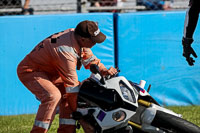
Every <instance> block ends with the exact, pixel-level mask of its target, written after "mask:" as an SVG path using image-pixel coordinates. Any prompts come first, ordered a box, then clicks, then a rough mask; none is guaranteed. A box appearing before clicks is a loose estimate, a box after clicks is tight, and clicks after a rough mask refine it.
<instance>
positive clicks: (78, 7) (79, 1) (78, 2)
mask: <svg viewBox="0 0 200 133" xmlns="http://www.w3.org/2000/svg"><path fill="white" fill-rule="evenodd" d="M77 13H81V0H77Z"/></svg>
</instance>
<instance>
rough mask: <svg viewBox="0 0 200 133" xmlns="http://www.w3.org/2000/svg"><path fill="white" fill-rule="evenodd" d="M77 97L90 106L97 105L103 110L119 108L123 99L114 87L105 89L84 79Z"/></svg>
mask: <svg viewBox="0 0 200 133" xmlns="http://www.w3.org/2000/svg"><path fill="white" fill-rule="evenodd" d="M78 98H79V99H82V100H85V101H86V102H87V103H88V104H89V105H91V106H99V107H100V108H102V109H104V110H105V111H110V110H113V109H116V108H119V107H120V106H121V105H122V104H123V101H122V99H121V97H120V96H119V94H118V93H117V92H116V90H114V89H107V88H105V87H103V86H100V85H98V84H97V83H95V82H92V81H85V82H84V83H83V84H82V85H81V88H80V91H79V95H78Z"/></svg>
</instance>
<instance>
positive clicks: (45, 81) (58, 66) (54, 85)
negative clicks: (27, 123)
mask: <svg viewBox="0 0 200 133" xmlns="http://www.w3.org/2000/svg"><path fill="white" fill-rule="evenodd" d="M79 61H81V63H82V64H83V65H84V66H85V68H86V69H88V68H89V66H90V64H97V65H98V66H99V67H100V70H101V71H104V70H107V69H106V68H105V67H104V65H103V64H102V63H100V60H99V59H97V58H96V57H95V56H94V55H93V53H92V51H91V50H90V49H89V48H80V46H79V44H78V43H77V41H76V39H75V35H74V29H68V30H65V31H63V32H59V33H56V34H54V35H52V36H50V37H48V38H46V39H45V40H43V41H42V42H40V43H39V44H38V45H37V46H36V47H35V48H34V49H33V50H32V51H31V52H30V53H29V54H28V55H27V56H26V57H25V58H24V59H23V60H22V61H21V63H20V64H19V65H18V68H17V73H18V77H19V79H20V80H21V82H22V83H23V84H24V85H25V86H26V87H27V88H28V89H29V90H30V91H31V92H32V93H33V94H34V95H35V96H36V97H37V98H38V99H39V100H40V101H41V104H40V106H39V109H38V112H37V115H36V118H35V123H34V126H33V128H32V130H31V133H46V132H47V130H48V129H49V127H50V125H51V123H52V121H53V119H54V116H55V113H56V108H57V106H58V105H59V111H60V112H59V114H60V115H59V128H58V133H75V120H73V119H71V116H70V114H71V113H72V112H74V111H76V108H77V104H76V103H77V102H76V100H77V94H78V91H79V82H78V77H77V73H76V66H77V63H78V62H79ZM78 64H79V63H78ZM63 95H65V97H63Z"/></svg>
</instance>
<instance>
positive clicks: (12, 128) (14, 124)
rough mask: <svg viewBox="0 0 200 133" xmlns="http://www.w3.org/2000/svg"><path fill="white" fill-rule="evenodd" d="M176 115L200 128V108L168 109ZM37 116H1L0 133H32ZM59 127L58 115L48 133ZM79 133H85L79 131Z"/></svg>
mask: <svg viewBox="0 0 200 133" xmlns="http://www.w3.org/2000/svg"><path fill="white" fill-rule="evenodd" d="M167 108H169V109H171V110H173V111H174V112H176V113H180V114H182V115H183V118H184V119H186V120H188V121H190V122H192V123H194V124H196V125H198V126H200V113H199V111H200V106H184V107H182V106H178V107H177V106H174V107H167ZM34 119H35V115H16V116H0V133H28V132H30V130H31V128H32V125H33V122H34ZM57 127H58V115H56V117H55V120H54V121H53V123H52V126H51V129H50V130H49V131H48V133H56V132H57ZM77 133H83V131H82V130H78V131H77Z"/></svg>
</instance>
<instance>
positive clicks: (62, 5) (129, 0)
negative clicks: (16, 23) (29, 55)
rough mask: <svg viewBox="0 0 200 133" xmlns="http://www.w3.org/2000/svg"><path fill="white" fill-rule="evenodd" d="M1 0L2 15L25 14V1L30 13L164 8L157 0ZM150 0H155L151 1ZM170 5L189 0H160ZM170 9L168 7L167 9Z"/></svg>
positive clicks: (178, 6)
mask: <svg viewBox="0 0 200 133" xmlns="http://www.w3.org/2000/svg"><path fill="white" fill-rule="evenodd" d="M98 1H100V0H1V1H0V15H1V16H3V15H20V14H24V10H23V8H24V6H25V2H27V3H28V4H27V6H26V8H27V9H29V10H28V11H29V14H66V13H88V12H121V13H126V12H135V11H144V10H164V9H162V7H160V6H161V5H162V3H163V2H155V1H157V0H101V1H100V2H98ZM149 1H153V5H152V3H150V2H149ZM158 1H164V2H165V3H167V4H166V5H168V6H170V10H180V9H186V8H187V7H188V0H158ZM166 10H168V9H166Z"/></svg>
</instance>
